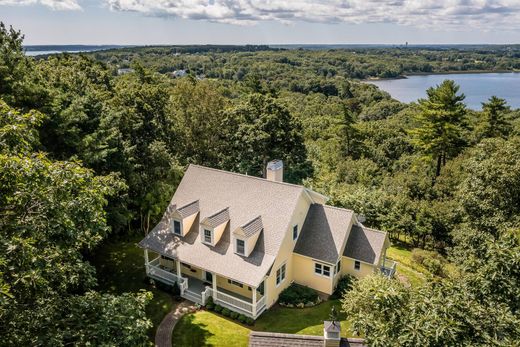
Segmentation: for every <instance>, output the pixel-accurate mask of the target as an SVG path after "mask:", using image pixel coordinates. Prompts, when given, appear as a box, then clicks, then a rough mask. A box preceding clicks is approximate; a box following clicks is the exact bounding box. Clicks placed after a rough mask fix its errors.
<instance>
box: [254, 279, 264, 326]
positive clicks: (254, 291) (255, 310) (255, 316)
mask: <svg viewBox="0 0 520 347" xmlns="http://www.w3.org/2000/svg"><path fill="white" fill-rule="evenodd" d="M264 287H265V284H264ZM253 317H254V318H256V287H253Z"/></svg>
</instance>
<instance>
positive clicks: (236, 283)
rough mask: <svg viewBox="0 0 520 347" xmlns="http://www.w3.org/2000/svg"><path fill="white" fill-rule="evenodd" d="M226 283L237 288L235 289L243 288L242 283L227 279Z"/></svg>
mask: <svg viewBox="0 0 520 347" xmlns="http://www.w3.org/2000/svg"><path fill="white" fill-rule="evenodd" d="M227 281H228V283H229V284H232V285H234V286H237V287H240V288H243V287H244V285H243V284H242V283H240V282H237V281H233V280H229V279H228V280H227Z"/></svg>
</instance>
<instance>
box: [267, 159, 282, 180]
mask: <svg viewBox="0 0 520 347" xmlns="http://www.w3.org/2000/svg"><path fill="white" fill-rule="evenodd" d="M266 176H267V177H266V178H267V179H268V180H269V181H275V182H283V161H281V160H280V159H275V160H272V161H270V162H269V163H267V170H266Z"/></svg>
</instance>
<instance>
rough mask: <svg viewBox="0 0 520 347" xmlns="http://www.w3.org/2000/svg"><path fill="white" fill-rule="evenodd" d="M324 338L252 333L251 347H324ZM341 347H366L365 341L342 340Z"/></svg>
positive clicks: (250, 337)
mask: <svg viewBox="0 0 520 347" xmlns="http://www.w3.org/2000/svg"><path fill="white" fill-rule="evenodd" d="M323 342H324V341H323V336H311V335H295V334H281V333H269V332H261V331H252V332H251V333H250V334H249V347H323ZM340 347H366V345H365V344H364V340H363V339H359V338H348V339H346V338H342V339H341V341H340Z"/></svg>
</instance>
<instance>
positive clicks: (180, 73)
mask: <svg viewBox="0 0 520 347" xmlns="http://www.w3.org/2000/svg"><path fill="white" fill-rule="evenodd" d="M187 74H188V72H186V70H175V71H173V72H172V73H171V76H172V77H173V78H180V77H184V76H186V75H187Z"/></svg>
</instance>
